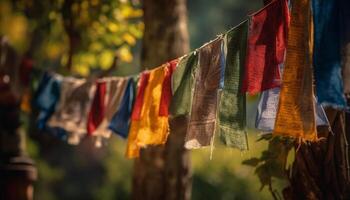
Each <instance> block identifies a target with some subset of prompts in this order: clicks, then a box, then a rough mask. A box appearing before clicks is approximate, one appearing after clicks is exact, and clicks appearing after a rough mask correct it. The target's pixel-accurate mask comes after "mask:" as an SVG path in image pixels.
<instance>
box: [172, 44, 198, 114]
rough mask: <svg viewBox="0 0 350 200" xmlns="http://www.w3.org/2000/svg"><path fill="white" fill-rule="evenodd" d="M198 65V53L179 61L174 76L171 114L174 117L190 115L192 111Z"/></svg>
mask: <svg viewBox="0 0 350 200" xmlns="http://www.w3.org/2000/svg"><path fill="white" fill-rule="evenodd" d="M197 65H198V53H197V52H196V51H195V52H193V53H191V54H189V55H187V56H185V57H183V58H181V59H180V60H179V63H178V65H177V67H176V69H175V71H174V73H173V76H172V86H171V88H172V92H173V98H172V101H171V104H170V113H171V115H173V116H174V117H176V116H180V115H188V114H189V112H190V109H191V104H192V96H193V85H194V72H195V70H196V68H197Z"/></svg>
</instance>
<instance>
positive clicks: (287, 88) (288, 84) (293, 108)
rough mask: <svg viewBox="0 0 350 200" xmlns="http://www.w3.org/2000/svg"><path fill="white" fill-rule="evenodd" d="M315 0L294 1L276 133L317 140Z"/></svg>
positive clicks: (306, 139) (304, 139)
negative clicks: (312, 7)
mask: <svg viewBox="0 0 350 200" xmlns="http://www.w3.org/2000/svg"><path fill="white" fill-rule="evenodd" d="M310 4H311V1H310V0H298V1H293V3H292V11H291V23H290V29H289V34H288V46H287V55H286V63H285V69H284V72H283V84H282V88H281V94H280V101H279V108H278V112H277V118H276V125H275V130H274V133H273V134H274V135H284V136H290V137H294V138H299V139H301V140H303V141H315V140H317V132H316V120H315V102H314V98H313V96H314V91H313V71H312V48H313V47H312V42H313V41H312V35H313V27H312V15H311V7H310Z"/></svg>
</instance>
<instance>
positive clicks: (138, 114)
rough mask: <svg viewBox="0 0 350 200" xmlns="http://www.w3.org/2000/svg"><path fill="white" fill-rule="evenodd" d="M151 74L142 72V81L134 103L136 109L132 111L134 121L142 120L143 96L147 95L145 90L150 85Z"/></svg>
mask: <svg viewBox="0 0 350 200" xmlns="http://www.w3.org/2000/svg"><path fill="white" fill-rule="evenodd" d="M148 79H149V72H148V71H145V72H142V74H141V77H140V80H139V84H140V85H139V86H138V87H139V89H138V90H137V96H136V100H135V103H134V108H133V109H132V114H131V119H132V120H140V118H141V111H142V105H143V96H144V95H145V90H146V87H147V85H148Z"/></svg>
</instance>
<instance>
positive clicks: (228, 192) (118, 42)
mask: <svg viewBox="0 0 350 200" xmlns="http://www.w3.org/2000/svg"><path fill="white" fill-rule="evenodd" d="M53 2H55V3H53ZM53 2H50V1H12V0H11V1H10V0H0V17H1V18H0V34H1V35H5V36H6V37H7V38H8V40H9V42H10V44H11V45H12V46H13V47H14V49H15V50H16V52H17V53H18V54H21V55H26V54H31V57H32V58H33V60H34V61H35V63H34V66H35V68H37V69H47V70H53V71H57V72H59V73H62V74H68V72H67V70H66V69H67V68H65V67H62V65H70V66H68V67H69V68H71V72H72V73H71V74H73V75H76V76H82V77H86V76H88V75H89V74H92V73H95V72H98V71H101V70H105V69H108V68H109V66H110V65H111V63H112V62H113V58H114V55H115V53H114V52H117V53H118V56H119V58H120V62H119V63H118V66H117V69H116V70H115V71H114V72H113V75H130V74H135V73H137V72H139V71H140V64H139V60H140V59H139V58H140V49H141V48H140V46H141V44H140V39H141V38H142V31H143V23H142V9H141V7H140V5H139V2H137V1H132V2H129V1H124V0H120V1H117V0H114V1H99V0H94V1H86V0H82V1H77V2H79V3H76V5H75V4H73V5H66V6H67V7H68V8H67V10H63V14H62V15H59V14H58V13H57V8H58V7H59V6H61V3H62V1H53ZM91 5H92V6H95V7H94V8H96V9H95V10H94V12H90V11H89V10H88V7H89V6H91ZM261 7H262V1H261V0H245V1H242V0H215V1H212V0H189V1H188V28H189V34H190V44H191V49H192V50H193V49H195V48H198V47H200V46H201V45H202V44H204V43H205V42H207V41H209V40H211V39H213V38H215V36H216V35H218V34H220V33H223V32H225V31H227V30H228V29H230V28H232V27H234V26H236V25H238V24H239V23H240V22H242V21H243V20H245V19H247V15H248V14H250V13H252V12H254V11H257V10H259V9H260V8H261ZM84 8H85V10H84ZM72 15H73V17H72ZM72 18H73V19H74V20H71V19H72ZM71 24H75V26H74V27H75V28H72V26H70V25H71ZM76 27H78V28H76ZM28 32H34V34H33V35H28ZM66 33H68V34H66ZM76 35H78V36H79V37H78V36H76ZM75 43H79V44H80V45H76V46H75ZM28 49H29V50H28ZM71 49H74V50H75V52H74V57H70V50H71ZM39 76H40V74H39V73H38V74H37V77H36V78H37V79H38V77H39ZM36 84H37V82H35V81H34V82H33V83H32V87H33V88H34V87H35V85H36ZM257 98H258V97H257V96H250V97H248V100H249V105H248V111H247V114H248V128H249V130H248V134H249V146H250V150H249V151H247V152H240V151H239V150H236V149H230V148H226V147H224V146H222V145H221V144H220V142H219V141H218V139H216V145H215V149H214V152H213V158H212V159H211V160H210V149H201V150H193V151H191V157H192V159H191V163H192V169H193V186H192V199H194V200H197V199H198V200H199V199H201V200H202V199H271V194H270V192H269V189H268V188H267V187H264V188H263V189H262V187H261V186H262V185H261V182H260V181H259V177H258V176H257V175H256V174H255V169H254V168H252V167H250V166H248V165H243V164H242V162H243V161H244V160H247V159H251V158H254V157H259V156H260V155H261V154H262V151H263V150H265V149H267V142H266V141H263V140H262V141H257V140H258V139H259V136H258V132H256V130H254V129H253V126H254V120H255V110H256V101H257ZM22 108H23V109H24V111H26V106H25V105H24V106H22ZM33 112H34V111H33ZM33 112H22V114H21V119H22V122H23V126H22V127H21V128H22V129H23V131H25V132H28V131H27V130H29V134H27V136H28V138H27V143H26V147H27V151H28V153H29V155H30V156H31V157H32V158H33V159H34V160H35V162H36V165H37V169H38V176H39V178H38V181H37V182H36V183H35V190H34V197H35V199H39V200H40V199H42V200H61V199H67V200H68V199H84V200H89V199H106V200H108V199H129V196H130V192H131V191H130V190H131V178H132V162H133V161H132V160H128V159H125V158H124V150H125V146H126V141H124V140H123V139H121V138H120V137H118V136H116V135H113V136H112V137H111V139H110V140H109V142H108V144H106V145H105V146H103V147H102V148H95V147H94V146H93V144H92V141H89V140H88V139H87V140H84V141H83V142H82V143H81V144H80V145H78V146H70V145H68V144H66V143H65V142H64V141H61V140H60V139H58V138H56V137H54V136H52V135H50V134H47V133H39V132H38V131H37V130H36V129H35V128H33V127H32V124H33V120H34V119H33V117H32V116H33ZM273 184H274V188H275V189H277V190H278V189H281V188H282V187H283V185H284V184H285V183H284V181H283V180H278V179H274V180H273Z"/></svg>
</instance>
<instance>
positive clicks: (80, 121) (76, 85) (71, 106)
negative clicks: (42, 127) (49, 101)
mask: <svg viewBox="0 0 350 200" xmlns="http://www.w3.org/2000/svg"><path fill="white" fill-rule="evenodd" d="M95 89H96V86H95V84H93V83H92V82H90V81H86V80H84V79H76V78H70V77H69V78H63V79H62V83H61V90H60V99H59V102H58V105H57V109H56V111H55V113H54V114H53V115H52V117H51V118H50V120H49V122H48V124H49V126H51V127H53V128H55V127H59V128H63V129H64V130H66V131H67V137H68V138H67V139H68V143H70V144H78V143H79V142H80V140H81V138H82V137H84V136H85V135H86V134H87V131H86V124H87V116H88V112H89V109H90V107H91V102H92V98H93V94H94V91H95Z"/></svg>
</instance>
